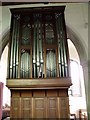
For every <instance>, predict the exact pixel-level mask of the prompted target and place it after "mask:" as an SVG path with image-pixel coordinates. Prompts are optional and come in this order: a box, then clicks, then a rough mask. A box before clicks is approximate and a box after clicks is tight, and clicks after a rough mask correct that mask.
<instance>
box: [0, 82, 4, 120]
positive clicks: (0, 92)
mask: <svg viewBox="0 0 90 120" xmlns="http://www.w3.org/2000/svg"><path fill="white" fill-rule="evenodd" d="M2 103H3V83H2V82H0V120H1V119H2Z"/></svg>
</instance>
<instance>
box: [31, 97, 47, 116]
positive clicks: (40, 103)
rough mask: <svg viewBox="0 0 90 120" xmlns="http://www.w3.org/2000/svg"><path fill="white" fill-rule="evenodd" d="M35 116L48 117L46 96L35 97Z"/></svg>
mask: <svg viewBox="0 0 90 120" xmlns="http://www.w3.org/2000/svg"><path fill="white" fill-rule="evenodd" d="M33 102H34V104H33V105H34V106H33V109H34V115H33V116H34V118H46V106H45V105H46V104H45V98H34V100H33Z"/></svg>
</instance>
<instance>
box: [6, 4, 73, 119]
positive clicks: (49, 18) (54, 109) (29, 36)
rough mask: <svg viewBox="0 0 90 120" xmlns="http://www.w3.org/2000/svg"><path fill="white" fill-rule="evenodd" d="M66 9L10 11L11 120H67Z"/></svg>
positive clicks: (9, 83) (50, 8)
mask: <svg viewBox="0 0 90 120" xmlns="http://www.w3.org/2000/svg"><path fill="white" fill-rule="evenodd" d="M64 9H65V6H57V7H54V6H53V7H40V8H39V7H37V8H34V7H33V8H17V9H11V15H12V18H11V29H10V42H9V57H8V58H9V65H8V78H7V86H8V88H9V89H10V90H11V118H25V119H27V118H69V102H68V88H69V87H70V85H71V81H70V77H69V54H68V45H67V37H66V26H65V19H64Z"/></svg>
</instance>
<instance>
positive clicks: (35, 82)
mask: <svg viewBox="0 0 90 120" xmlns="http://www.w3.org/2000/svg"><path fill="white" fill-rule="evenodd" d="M6 85H7V87H8V88H10V89H15V88H16V89H18V88H19V89H26V88H27V89H41V88H42V89H48V88H49V89H51V88H53V89H56V88H59V89H60V88H69V87H70V86H71V85H72V84H71V80H70V78H54V79H51V78H48V79H47V78H44V79H7V84H6Z"/></svg>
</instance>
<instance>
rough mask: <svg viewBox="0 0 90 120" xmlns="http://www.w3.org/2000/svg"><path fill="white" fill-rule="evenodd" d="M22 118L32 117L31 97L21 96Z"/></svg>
mask: <svg viewBox="0 0 90 120" xmlns="http://www.w3.org/2000/svg"><path fill="white" fill-rule="evenodd" d="M21 114H22V118H32V100H31V98H21Z"/></svg>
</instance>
